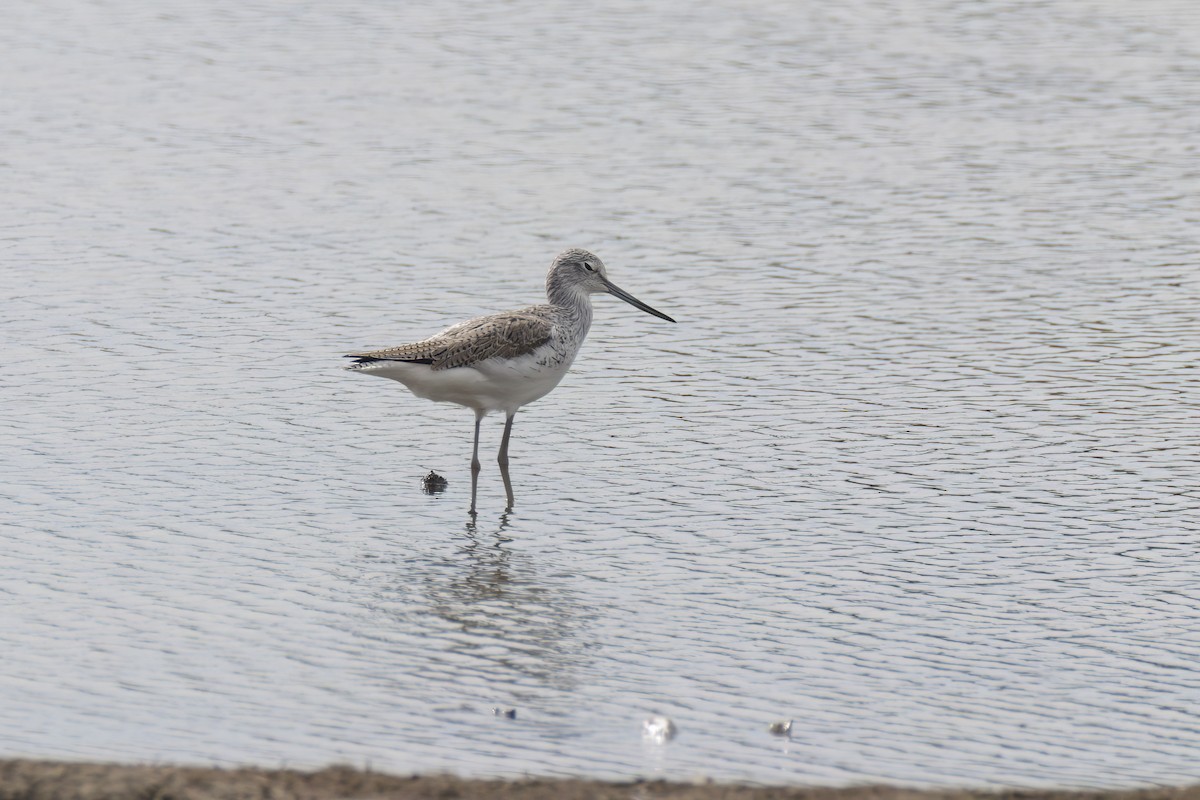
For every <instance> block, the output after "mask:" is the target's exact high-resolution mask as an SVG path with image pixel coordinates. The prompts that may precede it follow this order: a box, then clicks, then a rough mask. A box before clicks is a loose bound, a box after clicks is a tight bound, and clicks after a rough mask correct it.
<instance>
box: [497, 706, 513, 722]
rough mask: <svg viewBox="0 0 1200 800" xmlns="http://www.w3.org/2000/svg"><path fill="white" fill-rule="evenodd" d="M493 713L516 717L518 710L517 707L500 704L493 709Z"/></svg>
mask: <svg viewBox="0 0 1200 800" xmlns="http://www.w3.org/2000/svg"><path fill="white" fill-rule="evenodd" d="M492 715H493V716H497V717H504V718H505V719H516V718H517V710H516V709H515V708H500V707H499V706H497V707H495V708H493V709H492Z"/></svg>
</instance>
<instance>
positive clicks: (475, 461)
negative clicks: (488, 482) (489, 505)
mask: <svg viewBox="0 0 1200 800" xmlns="http://www.w3.org/2000/svg"><path fill="white" fill-rule="evenodd" d="M481 422H483V412H482V411H476V412H475V447H474V449H473V450H472V451H471V514H472V515H474V514H475V496H476V494H477V493H478V490H479V470H481V469H483V467H482V466H481V465H480V463H479V423H481Z"/></svg>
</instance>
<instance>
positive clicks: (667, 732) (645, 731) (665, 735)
mask: <svg viewBox="0 0 1200 800" xmlns="http://www.w3.org/2000/svg"><path fill="white" fill-rule="evenodd" d="M678 732H679V729H678V728H676V727H675V723H674V722H672V721H671V718H670V717H664V716H663V715H662V714H651V715H650V716H648V717H646V719H645V720H644V721H643V722H642V737H643V738H645V739H649V740H650V741H652V742H654V743H655V744H663V743H664V742H669V741H671V740H672V739H674V738H675V734H676V733H678Z"/></svg>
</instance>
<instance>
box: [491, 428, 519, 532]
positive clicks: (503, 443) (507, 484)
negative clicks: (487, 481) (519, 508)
mask: <svg viewBox="0 0 1200 800" xmlns="http://www.w3.org/2000/svg"><path fill="white" fill-rule="evenodd" d="M516 415H517V412H515V411H514V412H512V413H511V414H509V415H508V419H506V420H505V421H504V438H503V439H501V440H500V453H499V455H497V456H496V461H497V462H499V464H500V477H501V478H503V479H504V494H505V496H506V497H507V498H508V507H507V508H506V509H504V510H505V511H512V508H513V490H512V479H510V478H509V476H508V437H509V435H510V434H511V433H512V424H513V417H515V416H516Z"/></svg>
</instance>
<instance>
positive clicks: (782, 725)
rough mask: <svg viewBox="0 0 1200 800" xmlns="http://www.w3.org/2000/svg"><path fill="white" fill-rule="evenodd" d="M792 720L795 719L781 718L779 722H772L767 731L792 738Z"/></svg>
mask: <svg viewBox="0 0 1200 800" xmlns="http://www.w3.org/2000/svg"><path fill="white" fill-rule="evenodd" d="M792 722H793V720H790V719H788V720H780V721H779V722H772V723H771V724H770V725H768V726H767V731H768V732H770V733H772V734H774V735H775V736H787V737H788V738H791V736H792Z"/></svg>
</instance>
